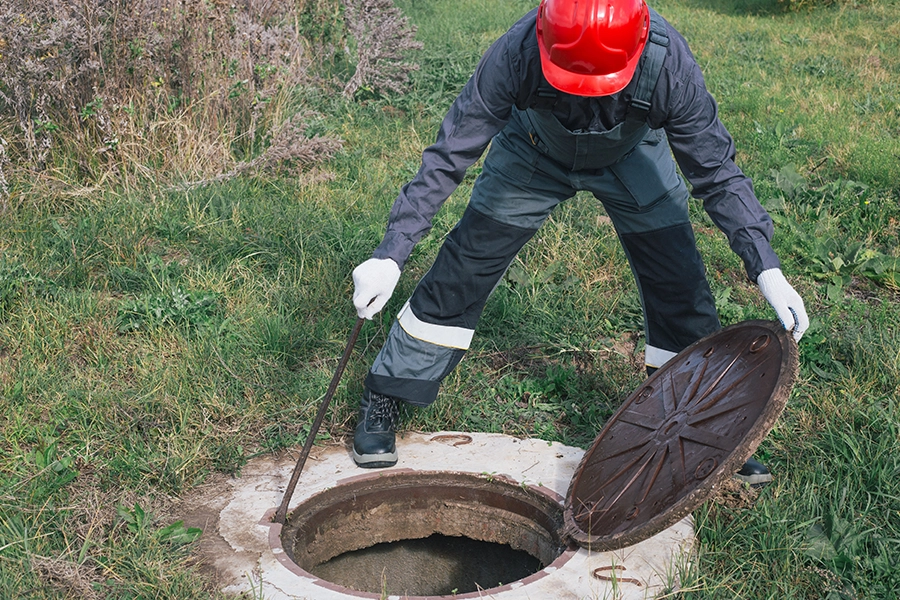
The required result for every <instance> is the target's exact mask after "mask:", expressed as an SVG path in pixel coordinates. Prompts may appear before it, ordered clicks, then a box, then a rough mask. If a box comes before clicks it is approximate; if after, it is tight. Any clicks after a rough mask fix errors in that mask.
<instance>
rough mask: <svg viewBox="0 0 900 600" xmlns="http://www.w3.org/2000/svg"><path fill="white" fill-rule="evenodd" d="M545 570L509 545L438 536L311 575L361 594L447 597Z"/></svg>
mask: <svg viewBox="0 0 900 600" xmlns="http://www.w3.org/2000/svg"><path fill="white" fill-rule="evenodd" d="M544 566H545V565H542V564H541V561H539V560H538V559H537V558H535V557H533V556H531V555H530V554H528V553H527V552H525V551H523V550H513V548H512V547H511V546H509V545H508V544H494V543H490V542H482V541H480V540H473V539H471V538H466V537H453V536H448V535H440V534H434V535H431V536H429V537H427V538H423V539H419V540H400V541H398V542H385V543H382V544H375V545H374V546H371V547H369V548H363V549H362V550H356V551H354V552H347V553H346V554H342V555H340V556H337V557H335V558H333V559H331V560H329V561H326V562H324V563H322V564H320V565H317V566H316V567H314V568H313V569H312V574H313V575H315V576H316V577H321V578H322V579H324V580H326V581H331V582H332V583H336V584H338V585H342V586H344V587H347V588H350V589H354V590H360V591H368V592H371V591H381V590H382V589H384V588H382V583H383V584H384V585H385V588H386V590H385V591H386V592H387V593H389V594H396V595H414V596H445V595H449V594H467V593H469V592H476V591H478V590H484V589H488V588H492V587H497V586H501V585H504V584H507V583H511V582H513V581H518V580H519V579H524V578H526V577H528V576H529V575H533V574H534V573H536V572H538V571H540V570H541V569H542V568H543V567H544Z"/></svg>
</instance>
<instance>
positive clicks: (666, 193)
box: [583, 132, 720, 367]
mask: <svg viewBox="0 0 900 600" xmlns="http://www.w3.org/2000/svg"><path fill="white" fill-rule="evenodd" d="M610 175H612V177H610ZM583 183H584V185H585V186H586V187H587V189H589V190H591V191H592V192H593V193H594V195H595V196H596V197H597V198H598V199H599V200H601V201H602V202H603V205H604V207H605V208H606V212H607V214H608V215H609V216H610V218H611V219H612V221H613V224H614V225H615V227H616V231H617V233H618V234H619V239H620V241H621V242H622V247H623V249H624V251H625V255H626V256H627V257H628V261H629V263H630V265H631V270H632V273H633V275H634V278H635V281H636V283H637V286H638V292H639V294H640V297H641V305H642V307H643V310H644V332H645V334H646V352H645V362H646V363H647V365H648V366H649V367H660V366H662V365H663V364H665V363H666V362H667V361H668V360H669V359H671V358H672V357H673V356H675V355H676V354H677V353H678V352H680V351H681V350H683V349H684V348H686V347H687V346H689V345H691V344H692V343H694V342H695V341H697V340H698V339H700V338H701V337H703V336H705V335H708V334H710V333H712V332H713V331H716V330H717V329H719V327H720V324H719V319H718V316H717V315H716V306H715V301H714V300H713V297H712V293H711V291H710V289H709V283H708V282H707V280H706V270H705V267H704V265H703V261H702V259H701V257H700V254H699V252H698V251H697V244H696V240H695V239H694V232H693V230H692V228H691V224H690V217H689V215H688V206H687V203H688V199H689V197H690V195H689V193H688V191H687V188H686V187H685V185H684V181H683V180H682V179H681V177H680V176H679V175H678V173H677V171H676V169H675V161H674V160H673V159H672V155H671V152H670V150H669V145H668V143H667V142H666V139H665V136H664V135H662V134H661V132H651V134H649V135H648V136H647V137H645V139H644V141H643V142H641V144H639V145H638V146H637V147H636V148H635V150H634V151H633V152H632V153H631V154H629V155H628V156H627V157H626V158H625V159H623V160H621V161H619V162H618V163H616V164H614V165H612V166H611V167H610V168H609V169H608V170H607V169H603V170H601V171H600V172H598V173H597V174H596V175H594V176H593V177H586V178H584V179H583Z"/></svg>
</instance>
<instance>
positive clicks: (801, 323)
mask: <svg viewBox="0 0 900 600" xmlns="http://www.w3.org/2000/svg"><path fill="white" fill-rule="evenodd" d="M756 283H757V285H759V291H761V292H762V295H763V296H764V297H765V299H766V300H768V301H769V304H771V305H772V308H774V309H775V314H777V315H778V319H779V320H780V321H781V324H782V325H784V328H785V329H787V330H788V331H790V332H792V333H793V334H794V339H795V340H797V341H798V342H799V341H800V338H801V337H803V332H804V331H806V329H807V328H808V327H809V317H808V316H806V308H804V307H803V298H801V297H800V294H798V293H797V292H796V291H795V290H794V288H793V287H791V284H789V283H788V282H787V279H785V278H784V274H783V273H782V272H781V269H766V270H765V271H763V272H762V273H760V274H759V277H757V278H756Z"/></svg>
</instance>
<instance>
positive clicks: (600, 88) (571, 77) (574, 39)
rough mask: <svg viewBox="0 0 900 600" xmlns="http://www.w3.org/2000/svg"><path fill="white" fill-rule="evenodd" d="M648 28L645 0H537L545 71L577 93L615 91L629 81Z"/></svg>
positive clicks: (554, 81) (555, 82) (551, 80)
mask: <svg viewBox="0 0 900 600" xmlns="http://www.w3.org/2000/svg"><path fill="white" fill-rule="evenodd" d="M649 30H650V11H649V10H648V9H647V5H646V4H645V3H644V0H541V6H540V8H539V9H538V15H537V37H538V47H540V50H541V67H542V68H543V71H544V77H546V78H547V81H548V82H549V83H550V85H552V86H553V87H555V88H556V89H558V90H561V91H563V92H566V93H569V94H575V95H577V96H607V95H609V94H615V93H616V92H618V91H620V90H622V89H623V88H624V87H625V86H626V85H628V82H629V81H631V76H632V75H634V70H635V68H636V67H637V63H638V60H640V58H641V52H642V51H643V50H644V45H645V44H646V43H647V35H648V33H649Z"/></svg>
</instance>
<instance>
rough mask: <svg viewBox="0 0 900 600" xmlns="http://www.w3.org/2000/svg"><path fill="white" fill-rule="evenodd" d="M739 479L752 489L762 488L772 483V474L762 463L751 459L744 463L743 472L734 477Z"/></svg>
mask: <svg viewBox="0 0 900 600" xmlns="http://www.w3.org/2000/svg"><path fill="white" fill-rule="evenodd" d="M734 476H735V477H736V478H737V479H739V480H741V481H743V482H744V483H746V484H749V485H750V486H751V487H755V488H761V487H764V486H765V485H766V484H767V483H769V482H770V481H772V474H771V473H769V469H767V468H766V466H765V465H764V464H762V463H761V462H759V461H757V460H754V459H753V458H751V459H750V460H748V461H747V462H745V463H744V466H743V467H741V470H740V471H738V472H737V473H735V475H734Z"/></svg>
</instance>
